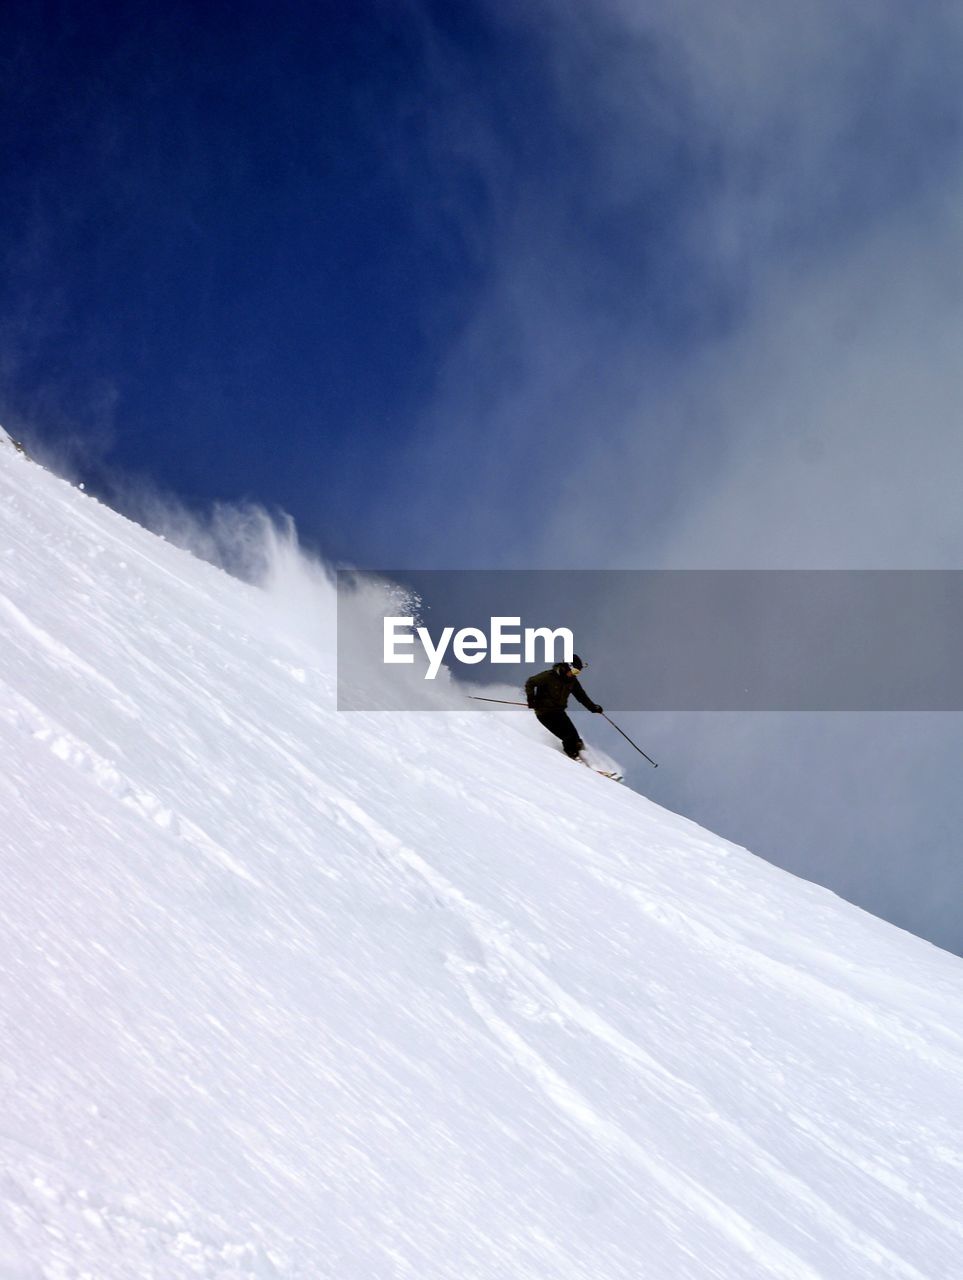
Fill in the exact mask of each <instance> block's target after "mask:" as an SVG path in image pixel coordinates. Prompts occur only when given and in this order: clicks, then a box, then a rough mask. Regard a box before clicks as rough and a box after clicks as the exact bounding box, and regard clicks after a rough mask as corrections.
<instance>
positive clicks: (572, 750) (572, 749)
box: [535, 711, 585, 760]
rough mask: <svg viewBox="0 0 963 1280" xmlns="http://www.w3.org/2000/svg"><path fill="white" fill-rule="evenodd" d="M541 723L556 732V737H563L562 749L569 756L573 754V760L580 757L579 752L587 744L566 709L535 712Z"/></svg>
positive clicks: (551, 731) (550, 730) (550, 731)
mask: <svg viewBox="0 0 963 1280" xmlns="http://www.w3.org/2000/svg"><path fill="white" fill-rule="evenodd" d="M535 714H536V716H537V718H538V721H539V723H540V724H543V725H544V726H545V728H546V729H547V730H548V731H549V733H554V734H555V736H556V738H561V739H562V750H563V751H564V752H565V754H566V755H567V756H571V757H572V759H573V760H577V759H578V753H579V752H580V751H581V750H582V748H583V747H584V746H585V743H584V742H583V741H582V739H581V738H580V737H579V736H578V730H577V729H576V727H575V725H574V724H572V721H571V720H570V719H569V717H568V716H567V715H566V713H565V712H564V711H542V712H536V713H535Z"/></svg>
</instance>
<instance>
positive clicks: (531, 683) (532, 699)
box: [525, 671, 549, 711]
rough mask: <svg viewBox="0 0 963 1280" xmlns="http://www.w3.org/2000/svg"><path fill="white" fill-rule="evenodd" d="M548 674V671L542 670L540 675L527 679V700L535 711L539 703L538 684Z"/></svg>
mask: <svg viewBox="0 0 963 1280" xmlns="http://www.w3.org/2000/svg"><path fill="white" fill-rule="evenodd" d="M548 674H549V672H548V671H540V672H539V673H538V675H535V676H529V677H528V679H527V680H526V681H525V700H526V702H527V703H528V705H529V706H530V707H531V708H532V710H533V711H534V709H535V706H536V705H537V703H538V686H539V685H540V684H541V682H542V680H544V679H545V677H546V676H547V675H548Z"/></svg>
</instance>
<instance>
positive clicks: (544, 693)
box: [525, 662, 599, 712]
mask: <svg viewBox="0 0 963 1280" xmlns="http://www.w3.org/2000/svg"><path fill="white" fill-rule="evenodd" d="M568 672H569V668H568V664H567V663H565V662H556V664H555V666H554V667H549V669H548V670H547V671H540V672H539V673H538V675H537V676H529V678H528V679H527V680H526V681H525V697H526V698H527V699H528V705H529V706H530V707H531V708H532V710H533V711H535V712H543V711H564V710H565V708H566V706H567V705H568V699H569V694H572V693H574V694H575V697H576V698H577V699H578V701H579V702H581V704H582V706H583V707H587V708H588V709H589V711H596V710H599V707H598V705H597V703H594V702H593V701H592V699H591V698H590V697H589V696H588V694H587V693H586V692H585V690H584V689H583V688H582V686H581V685H580V684H579V682H578V678H577V677H576V676H572V675H569V674H568Z"/></svg>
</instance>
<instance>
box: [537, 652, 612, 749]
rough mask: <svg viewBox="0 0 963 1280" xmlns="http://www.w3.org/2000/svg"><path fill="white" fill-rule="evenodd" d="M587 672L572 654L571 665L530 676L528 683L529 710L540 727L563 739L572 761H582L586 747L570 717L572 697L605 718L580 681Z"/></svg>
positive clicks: (580, 661)
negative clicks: (567, 708)
mask: <svg viewBox="0 0 963 1280" xmlns="http://www.w3.org/2000/svg"><path fill="white" fill-rule="evenodd" d="M584 670H585V664H584V663H583V662H582V659H581V658H580V657H579V656H578V654H577V653H573V654H572V661H571V662H556V664H555V666H554V667H549V669H548V670H547V671H540V672H539V673H538V675H535V676H529V678H528V679H527V680H526V681H525V697H526V699H527V701H528V705H529V707H530V708H531V709H532V711H534V712H535V717H536V719H537V720H538V722H539V724H543V725H544V726H545V728H546V729H547V730H548V731H549V733H554V734H555V736H556V738H561V739H562V750H563V751H564V752H565V754H566V755H567V756H569V757H570V758H571V759H572V760H577V759H578V758H579V752H580V751H581V750H582V749H583V748H584V746H585V743H584V742H583V741H582V739H581V738H580V737H579V732H578V730H577V729H576V727H575V725H574V724H573V723H572V721H571V720H570V719H569V717H568V715H567V714H566V711H565V708H566V706H567V705H568V699H569V695H570V694H573V693H574V694H575V697H576V698H577V699H578V701H579V702H581V704H582V706H583V707H587V708H588V710H589V711H594V712H595V714H596V715H598V716H600V715H601V714H602V708H601V707H600V706H599V704H598V703H597V702H593V701H592V699H591V698H590V697H589V696H588V694H587V693H586V692H585V690H584V689H583V688H582V686H581V685H580V684H579V682H578V677H579V675H580V673H581V672H582V671H584Z"/></svg>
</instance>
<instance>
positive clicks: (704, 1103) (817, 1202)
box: [333, 796, 961, 1280]
mask: <svg viewBox="0 0 963 1280" xmlns="http://www.w3.org/2000/svg"><path fill="white" fill-rule="evenodd" d="M333 799H334V802H335V803H336V804H337V805H338V806H339V807H341V808H342V809H343V810H344V811H345V813H346V814H348V816H350V817H351V819H352V820H353V821H354V822H356V823H357V824H358V825H359V826H360V827H361V828H362V829H363V830H364V831H365V832H366V833H367V834H368V835H369V836H370V838H371V839H372V840H373V841H374V842H375V843H376V845H377V846H378V847H380V848H383V849H385V850H390V851H391V852H392V853H393V854H394V855H395V856H396V857H398V858H399V859H400V860H401V861H402V862H404V863H405V865H407V866H408V867H410V868H411V869H412V870H413V871H415V872H416V873H417V874H418V875H419V877H420V878H421V879H422V880H424V882H425V883H426V884H427V885H428V886H429V888H431V889H432V890H433V891H434V892H435V893H437V894H439V895H440V896H441V898H442V899H443V900H444V901H445V902H446V903H448V904H450V905H453V906H455V907H456V908H457V910H458V911H459V913H460V915H461V916H462V918H463V919H465V920H466V921H467V923H468V925H469V927H470V929H471V930H472V932H473V933H474V934H475V936H476V938H477V939H478V942H479V944H480V946H481V947H482V949H483V951H493V952H495V953H496V954H497V955H498V956H499V957H500V958H501V959H502V960H503V961H504V962H505V963H506V964H507V965H508V966H509V967H510V968H512V969H514V970H515V971H517V972H519V973H520V974H522V975H523V976H524V977H525V978H526V979H527V980H528V981H529V982H531V983H532V984H533V985H534V986H536V987H538V988H539V989H540V990H541V991H542V992H543V993H544V994H545V995H546V996H547V997H548V999H549V1000H550V1001H551V1003H552V1004H553V1005H554V1006H555V1007H556V1008H557V1009H558V1011H559V1012H560V1013H561V1014H562V1015H563V1017H567V1018H568V1019H569V1020H570V1021H571V1022H573V1023H575V1024H576V1025H577V1026H579V1027H581V1028H582V1029H583V1030H584V1031H586V1032H587V1033H588V1034H590V1035H592V1036H594V1037H595V1038H596V1039H597V1040H599V1041H601V1042H602V1043H603V1044H605V1045H606V1047H607V1048H609V1049H610V1050H611V1051H612V1052H613V1053H615V1054H616V1055H617V1056H619V1057H621V1058H623V1059H626V1060H628V1061H630V1062H631V1063H632V1064H633V1066H635V1067H636V1068H637V1069H639V1070H641V1071H642V1072H644V1073H645V1074H646V1075H647V1076H650V1077H655V1078H656V1079H658V1080H659V1081H660V1082H661V1083H663V1084H665V1085H668V1086H670V1090H671V1091H674V1092H675V1093H677V1094H679V1095H682V1098H683V1099H684V1105H686V1106H694V1107H695V1108H696V1110H697V1111H698V1113H699V1115H700V1117H701V1118H702V1119H703V1120H704V1121H705V1122H706V1123H708V1124H711V1125H712V1126H713V1127H714V1128H715V1129H716V1130H717V1131H719V1132H720V1133H721V1134H722V1135H723V1136H724V1137H725V1138H726V1139H727V1140H728V1141H729V1142H730V1143H731V1144H732V1146H733V1147H735V1148H737V1149H738V1148H742V1149H744V1150H746V1151H747V1152H748V1153H749V1159H750V1160H752V1161H753V1162H754V1163H755V1164H756V1167H757V1169H758V1170H759V1172H760V1173H762V1174H764V1175H765V1176H766V1177H767V1178H770V1179H771V1180H772V1181H773V1182H775V1183H777V1184H778V1185H779V1186H781V1187H782V1188H783V1190H785V1191H787V1192H788V1193H790V1194H791V1195H792V1196H793V1197H794V1198H795V1199H796V1200H797V1201H799V1202H802V1203H808V1205H809V1207H810V1212H811V1213H812V1214H814V1216H815V1217H816V1218H817V1219H818V1218H822V1220H823V1222H824V1223H825V1224H827V1225H830V1226H832V1228H833V1229H834V1230H835V1231H836V1232H838V1238H839V1240H840V1241H841V1242H845V1244H846V1245H847V1246H848V1247H850V1248H851V1249H852V1250H853V1252H855V1253H857V1254H860V1255H861V1256H862V1257H863V1258H864V1259H865V1260H866V1261H868V1262H870V1263H874V1264H878V1263H879V1262H880V1261H884V1260H885V1263H886V1264H887V1267H888V1273H889V1274H890V1275H900V1276H903V1277H906V1280H928V1277H926V1276H924V1275H923V1273H922V1272H920V1271H919V1270H918V1269H917V1268H916V1267H914V1266H913V1265H912V1264H911V1263H909V1262H907V1261H906V1259H904V1258H902V1257H900V1256H899V1255H898V1254H896V1253H894V1252H893V1251H892V1250H891V1249H889V1248H887V1247H886V1246H885V1245H884V1244H882V1243H881V1242H880V1241H879V1240H877V1239H876V1238H875V1237H873V1236H870V1235H867V1234H866V1233H865V1232H864V1231H862V1230H861V1229H860V1228H859V1227H858V1226H857V1225H856V1224H855V1223H854V1222H853V1221H852V1220H851V1219H849V1218H846V1217H845V1216H844V1215H842V1214H840V1213H839V1212H838V1211H837V1210H836V1209H834V1208H833V1207H832V1206H831V1205H830V1204H828V1202H827V1201H826V1200H825V1199H823V1198H822V1197H821V1196H820V1195H819V1194H818V1193H817V1192H815V1191H814V1190H813V1188H812V1187H811V1186H809V1185H808V1184H807V1183H805V1182H804V1181H803V1180H802V1179H800V1178H798V1177H796V1176H795V1175H794V1174H792V1173H789V1172H788V1171H787V1170H785V1169H784V1168H782V1167H781V1166H780V1165H778V1164H777V1163H776V1162H775V1161H774V1160H772V1158H771V1157H769V1156H768V1155H767V1154H766V1153H765V1152H764V1151H763V1150H762V1149H761V1148H759V1146H758V1144H756V1143H755V1142H753V1141H752V1139H750V1138H748V1137H747V1136H746V1134H745V1133H744V1132H743V1131H742V1130H740V1129H739V1127H738V1126H737V1125H736V1124H735V1123H734V1122H733V1121H731V1120H730V1119H728V1118H727V1117H725V1116H722V1115H720V1114H719V1113H718V1112H717V1111H716V1110H715V1108H714V1107H713V1106H712V1104H711V1103H710V1102H709V1101H708V1099H707V1098H706V1097H705V1096H704V1095H703V1094H702V1093H701V1092H700V1091H699V1090H697V1089H696V1088H695V1087H694V1086H692V1085H690V1084H688V1083H687V1082H686V1081H684V1080H682V1079H681V1078H680V1077H678V1076H677V1075H675V1074H674V1073H673V1072H671V1071H669V1070H668V1069H667V1068H665V1067H663V1066H662V1064H661V1063H659V1062H658V1061H657V1060H656V1059H655V1058H653V1057H652V1056H651V1055H650V1054H648V1053H647V1052H646V1051H645V1050H643V1049H642V1048H640V1046H638V1045H637V1044H636V1043H635V1042H634V1041H632V1040H629V1039H628V1038H627V1037H625V1036H623V1035H622V1034H621V1033H620V1032H618V1031H617V1030H616V1029H615V1028H614V1027H612V1026H611V1025H610V1024H609V1023H608V1022H606V1021H605V1020H604V1019H602V1018H600V1017H599V1016H598V1015H596V1014H594V1013H593V1012H592V1011H591V1010H588V1009H586V1008H585V1007H584V1006H583V1005H582V1004H581V1003H580V1002H579V1001H577V1000H576V999H574V998H573V997H570V996H569V995H568V994H567V993H566V992H564V991H563V990H562V989H561V988H560V987H559V986H558V985H557V984H556V983H555V982H553V981H552V980H551V979H550V978H548V977H547V976H546V975H545V974H544V973H542V971H541V970H539V969H538V968H537V966H535V965H533V964H532V963H531V962H530V961H528V960H526V959H525V957H523V956H522V955H521V954H520V953H519V952H518V951H517V950H516V949H515V948H514V947H513V946H512V945H511V943H510V942H507V941H506V940H505V939H504V937H503V936H502V935H501V932H500V926H499V925H497V924H493V923H492V922H490V921H487V920H486V915H487V913H486V912H485V911H483V909H482V908H481V907H479V906H478V905H477V904H475V903H472V902H470V901H469V900H468V899H467V898H466V897H465V896H464V894H463V893H462V892H461V890H459V889H457V888H456V887H455V886H454V885H452V884H451V883H450V882H449V881H448V880H447V879H446V878H445V877H444V876H442V875H440V874H439V873H438V872H437V871H436V870H435V869H434V868H432V867H431V866H429V865H428V863H426V862H425V860H424V859H423V858H422V857H421V856H420V855H419V854H417V853H416V852H415V851H414V850H413V849H410V848H409V847H408V846H407V845H405V844H404V842H403V841H401V840H399V839H398V837H396V836H395V835H394V834H393V833H392V832H390V831H388V830H387V829H386V828H384V827H383V826H381V824H380V823H378V822H377V821H376V820H375V819H373V818H371V817H370V815H368V814H366V813H365V812H364V810H362V809H361V807H360V806H359V805H357V804H356V803H355V802H354V801H353V800H350V799H348V798H347V797H343V796H335V797H333ZM448 968H449V970H450V971H451V972H452V973H453V974H454V975H455V976H457V977H458V978H459V980H460V982H461V984H462V986H463V988H464V990H465V992H466V995H467V997H468V999H469V1002H470V1004H471V1005H472V1007H473V1008H474V1009H475V1011H476V1012H477V1013H478V1014H479V1016H480V1017H481V1018H482V1020H483V1021H484V1022H485V1024H486V1025H487V1026H488V1027H489V1028H490V1029H491V1030H492V1032H493V1034H495V1035H496V1037H497V1038H498V1039H499V1040H500V1041H501V1042H502V1043H503V1045H504V1046H505V1047H506V1049H507V1051H508V1053H509V1055H510V1057H511V1058H512V1059H513V1060H514V1061H515V1062H516V1063H517V1064H518V1065H519V1066H521V1067H522V1068H523V1069H524V1070H525V1071H526V1072H527V1073H528V1074H529V1075H531V1076H532V1078H533V1079H534V1080H535V1081H536V1083H537V1084H538V1087H539V1088H540V1089H541V1090H542V1091H543V1092H545V1093H546V1095H547V1096H548V1097H549V1098H550V1099H551V1101H552V1102H553V1104H555V1105H556V1106H557V1107H559V1109H560V1110H562V1111H563V1112H565V1114H567V1115H568V1116H569V1117H570V1118H571V1119H573V1120H575V1121H576V1122H577V1123H578V1124H579V1125H580V1126H582V1127H583V1128H585V1129H586V1130H587V1131H588V1132H589V1134H590V1136H592V1137H593V1138H595V1139H597V1140H600V1141H602V1142H603V1144H604V1145H606V1146H609V1147H611V1148H612V1149H613V1150H616V1151H618V1152H619V1153H620V1154H622V1155H624V1156H626V1157H628V1158H629V1159H631V1161H632V1162H633V1163H634V1164H637V1165H640V1166H641V1167H642V1168H644V1169H645V1171H646V1172H647V1173H648V1174H649V1176H651V1177H652V1178H653V1180H655V1181H656V1182H658V1183H659V1184H660V1185H662V1186H663V1188H664V1189H665V1190H666V1191H668V1192H669V1193H670V1194H672V1195H673V1196H674V1197H675V1198H676V1199H677V1200H679V1201H681V1202H682V1203H684V1204H686V1203H687V1204H694V1205H696V1206H697V1207H698V1209H699V1211H700V1212H702V1213H703V1214H704V1216H705V1217H706V1218H707V1220H709V1221H710V1222H711V1223H712V1224H713V1226H715V1227H716V1229H717V1230H719V1231H720V1232H721V1233H722V1234H724V1235H725V1236H727V1237H728V1238H729V1239H730V1240H731V1241H732V1242H733V1243H735V1244H737V1245H738V1246H739V1247H740V1248H741V1249H742V1250H743V1251H745V1252H747V1253H749V1254H750V1256H752V1257H758V1254H759V1248H758V1246H759V1245H760V1244H761V1245H762V1246H763V1252H764V1253H766V1254H768V1256H767V1257H766V1258H765V1265H766V1266H767V1267H769V1268H772V1267H773V1266H774V1267H775V1269H776V1270H778V1272H779V1274H782V1275H785V1276H786V1277H791V1278H792V1280H801V1278H802V1277H812V1280H819V1276H820V1273H819V1272H817V1271H815V1270H813V1269H812V1268H811V1267H810V1266H809V1264H808V1263H806V1262H805V1261H804V1260H803V1259H801V1258H799V1256H798V1255H797V1254H795V1253H793V1252H792V1251H790V1250H788V1249H786V1248H784V1247H783V1246H782V1245H780V1244H778V1242H776V1241H775V1240H773V1239H772V1238H771V1237H770V1236H768V1235H766V1234H765V1233H764V1232H762V1231H761V1229H759V1228H757V1227H754V1226H753V1225H752V1224H751V1223H750V1222H749V1221H748V1220H746V1219H745V1218H744V1217H743V1216H742V1215H741V1214H740V1213H738V1211H737V1210H735V1209H734V1208H733V1207H732V1206H731V1205H728V1204H726V1203H725V1202H723V1201H721V1200H719V1199H718V1198H717V1197H715V1196H714V1195H712V1193H711V1192H709V1191H707V1190H706V1189H705V1188H704V1187H702V1186H700V1185H699V1184H698V1183H696V1182H695V1181H694V1180H693V1179H692V1178H690V1177H689V1175H687V1174H685V1173H683V1172H682V1171H681V1170H676V1171H675V1172H672V1171H670V1170H669V1169H667V1168H665V1167H664V1166H662V1165H660V1164H658V1162H656V1161H654V1160H653V1159H652V1158H651V1157H649V1156H648V1155H647V1154H646V1153H645V1151H644V1149H643V1148H642V1147H641V1146H640V1145H639V1144H638V1143H637V1142H636V1141H635V1140H634V1139H633V1138H631V1137H630V1136H629V1135H628V1134H625V1133H624V1132H623V1131H622V1130H621V1129H619V1128H618V1126H617V1125H615V1124H613V1123H611V1122H610V1121H608V1120H606V1119H605V1118H604V1117H602V1116H601V1115H600V1114H599V1113H598V1112H597V1111H596V1110H595V1109H594V1108H593V1107H592V1105H591V1104H590V1103H589V1102H588V1100H587V1099H586V1098H585V1097H584V1096H583V1095H582V1094H581V1093H579V1091H578V1090H576V1089H575V1088H574V1087H573V1086H571V1085H570V1084H569V1083H568V1082H567V1081H566V1080H565V1079H564V1077H563V1076H561V1075H560V1074H559V1073H558V1072H557V1071H556V1070H555V1069H554V1068H553V1067H551V1066H550V1065H549V1064H548V1063H547V1062H545V1060H544V1059H543V1058H542V1057H541V1055H540V1054H539V1053H538V1052H537V1050H535V1049H534V1048H533V1047H532V1046H531V1045H529V1044H528V1042H527V1041H526V1040H525V1039H524V1037H522V1036H521V1035H520V1034H519V1033H518V1032H517V1031H515V1030H514V1029H513V1028H511V1027H510V1026H509V1025H508V1024H507V1023H506V1022H505V1021H504V1020H503V1019H502V1018H500V1017H499V1016H498V1015H497V1014H496V1013H495V1011H494V1010H493V1009H492V1007H491V1006H490V1005H489V1004H488V1002H487V1001H486V1000H485V999H484V997H483V996H482V995H481V993H480V992H479V991H478V989H477V987H476V986H475V985H474V984H473V983H472V982H471V981H470V977H469V975H470V974H471V973H473V972H476V971H477V968H478V966H476V965H472V964H468V965H466V964H465V962H464V961H462V960H461V959H460V958H458V957H456V956H449V961H448ZM921 1207H922V1206H921ZM927 1207H928V1206H927ZM931 1216H932V1217H933V1218H934V1219H935V1220H936V1221H939V1222H940V1223H941V1224H942V1225H947V1226H950V1227H951V1228H952V1230H953V1231H954V1232H955V1233H956V1234H961V1232H960V1227H959V1224H957V1223H952V1222H951V1221H950V1220H949V1219H945V1218H944V1217H943V1215H941V1214H939V1213H937V1212H932V1213H931ZM770 1273H773V1272H772V1270H770Z"/></svg>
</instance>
